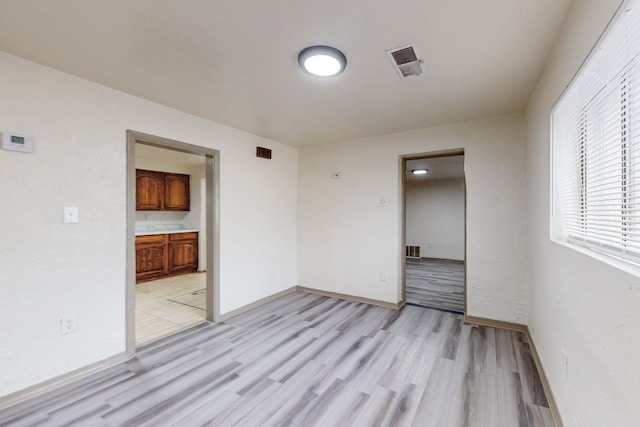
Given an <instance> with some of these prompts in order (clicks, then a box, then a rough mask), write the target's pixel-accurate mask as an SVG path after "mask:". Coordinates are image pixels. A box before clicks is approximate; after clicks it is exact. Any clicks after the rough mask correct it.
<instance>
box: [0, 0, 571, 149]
mask: <svg viewBox="0 0 640 427" xmlns="http://www.w3.org/2000/svg"><path fill="white" fill-rule="evenodd" d="M569 3H570V0H456V1H444V0H395V1H385V0H349V1H344V0H322V1H315V2H311V1H296V0H269V1H268V0H253V1H248V0H233V1H231V0H229V1H222V0H217V1H216V0H190V1H176V0H135V1H133V0H108V1H106V0H105V1H87V0H65V1H51V0H2V3H1V7H0V50H3V51H6V52H8V53H12V54H15V55H17V56H21V57H24V58H27V59H30V60H33V61H35V62H38V63H41V64H44V65H48V66H51V67H53V68H57V69H59V70H62V71H65V72H68V73H70V74H74V75H77V76H79V77H82V78H85V79H88V80H92V81H95V82H98V83H101V84H104V85H106V86H110V87H112V88H115V89H119V90H122V91H124V92H128V93H130V94H133V95H137V96H139V97H142V98H146V99H149V100H152V101H155V102H158V103H161V104H164V105H167V106H170V107H173V108H176V109H178V110H182V111H185V112H188V113H192V114H195V115H197V116H201V117H204V118H207V119H210V120H213V121H216V122H219V123H223V124H227V125H229V126H233V127H236V128H239V129H243V130H246V131H248V132H252V133H254V134H257V135H261V136H265V137H268V138H272V139H275V140H278V141H281V142H285V143H287V144H291V145H295V146H304V145H310V144H317V143H326V142H332V141H342V140H348V139H353V138H360V137H365V136H371V135H377V134H385V133H391V132H397V131H403V130H409V129H417V128H423V127H426V126H430V125H435V124H442V123H451V122H457V121H462V120H469V119H474V118H479V117H486V116H492V115H497V114H504V113H511V112H517V111H522V110H523V108H524V106H525V104H526V102H527V100H528V97H529V95H530V93H531V91H532V90H533V88H534V86H535V84H536V82H537V80H538V78H539V76H540V74H541V72H542V69H543V67H544V64H545V61H546V58H547V55H548V52H549V49H550V47H551V45H552V41H553V39H554V37H555V35H556V33H557V31H558V29H559V27H560V25H561V23H562V21H563V19H564V17H565V15H566V12H567V8H568V5H569ZM410 43H414V44H415V45H416V46H417V49H418V52H419V53H421V57H422V59H424V66H423V69H424V73H423V74H422V75H420V76H418V77H409V78H406V79H401V78H400V77H399V76H398V74H397V73H396V71H395V70H394V68H393V67H392V65H391V62H390V60H389V58H388V57H387V55H386V54H385V50H388V49H391V48H395V47H399V46H402V45H406V44H410ZM314 44H327V45H331V46H334V47H336V48H338V49H340V50H342V51H343V52H344V53H345V55H346V56H347V60H348V65H347V69H346V70H345V72H344V73H343V74H342V75H340V76H338V77H337V78H318V77H313V76H310V75H307V74H306V73H303V72H302V71H301V70H300V69H299V68H298V65H297V55H298V52H299V51H300V50H302V49H303V48H305V47H307V46H310V45H314Z"/></svg>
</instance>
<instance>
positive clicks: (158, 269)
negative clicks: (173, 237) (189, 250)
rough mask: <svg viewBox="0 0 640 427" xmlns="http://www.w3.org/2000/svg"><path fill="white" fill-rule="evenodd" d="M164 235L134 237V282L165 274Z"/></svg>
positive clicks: (165, 242)
mask: <svg viewBox="0 0 640 427" xmlns="http://www.w3.org/2000/svg"><path fill="white" fill-rule="evenodd" d="M166 248H167V237H166V234H161V235H156V236H139V237H136V281H139V280H140V279H145V278H151V277H156V276H162V275H164V274H166V273H167V253H166V252H167V251H166Z"/></svg>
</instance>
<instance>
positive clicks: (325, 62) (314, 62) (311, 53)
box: [298, 46, 347, 77]
mask: <svg viewBox="0 0 640 427" xmlns="http://www.w3.org/2000/svg"><path fill="white" fill-rule="evenodd" d="M298 64H300V68H302V69H303V70H304V71H306V72H307V73H309V74H313V75H314V76H320V77H330V76H336V75H338V74H340V73H341V72H343V71H344V69H345V67H346V66H347V58H346V57H345V56H344V54H343V53H342V52H340V51H339V50H338V49H336V48H333V47H330V46H311V47H308V48H306V49H303V50H302V51H301V52H300V53H299V54H298Z"/></svg>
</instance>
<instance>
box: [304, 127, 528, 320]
mask: <svg viewBox="0 0 640 427" xmlns="http://www.w3.org/2000/svg"><path fill="white" fill-rule="evenodd" d="M456 148H464V150H465V176H466V184H467V291H468V294H467V304H468V305H467V306H468V314H469V315H473V316H481V317H487V318H491V319H498V320H505V321H509V322H518V323H526V322H527V279H526V278H527V267H526V266H527V260H526V256H525V250H524V245H523V244H522V242H523V240H524V235H525V231H526V220H525V210H524V194H523V192H524V177H523V174H522V170H523V168H524V148H525V146H524V127H523V116H522V115H521V114H513V115H508V116H501V117H493V118H488V119H482V120H476V121H471V122H465V123H458V124H453V125H447V126H438V127H431V128H427V129H422V130H416V131H411V132H404V133H397V134H392V135H385V136H379V137H373V138H366V139H362V140H357V141H349V142H342V143H337V144H327V145H318V146H311V147H305V148H302V149H301V150H300V158H299V181H298V183H299V184H298V185H299V209H298V282H299V284H300V285H302V286H308V287H311V288H317V289H321V290H325V291H332V292H339V293H344V294H350V295H354V296H360V297H366V298H372V299H376V300H381V301H386V302H391V303H396V302H398V301H399V300H400V298H401V296H400V295H399V292H400V289H399V288H400V287H399V285H398V284H399V283H400V268H399V266H400V257H401V256H404V248H403V247H401V246H400V236H401V226H400V212H401V210H400V206H401V199H400V189H401V184H400V161H399V156H401V155H408V154H413V153H420V154H422V153H427V152H431V151H437V150H444V149H456ZM336 171H339V172H341V173H342V179H339V180H337V179H331V178H330V175H331V173H332V172H336ZM381 198H382V199H386V200H387V201H388V206H386V207H379V199H381ZM381 272H384V273H385V274H386V279H387V280H386V281H381V280H380V273H381Z"/></svg>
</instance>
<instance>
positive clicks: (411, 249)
mask: <svg viewBox="0 0 640 427" xmlns="http://www.w3.org/2000/svg"><path fill="white" fill-rule="evenodd" d="M405 255H406V257H407V258H420V246H407V247H406V248H405Z"/></svg>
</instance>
